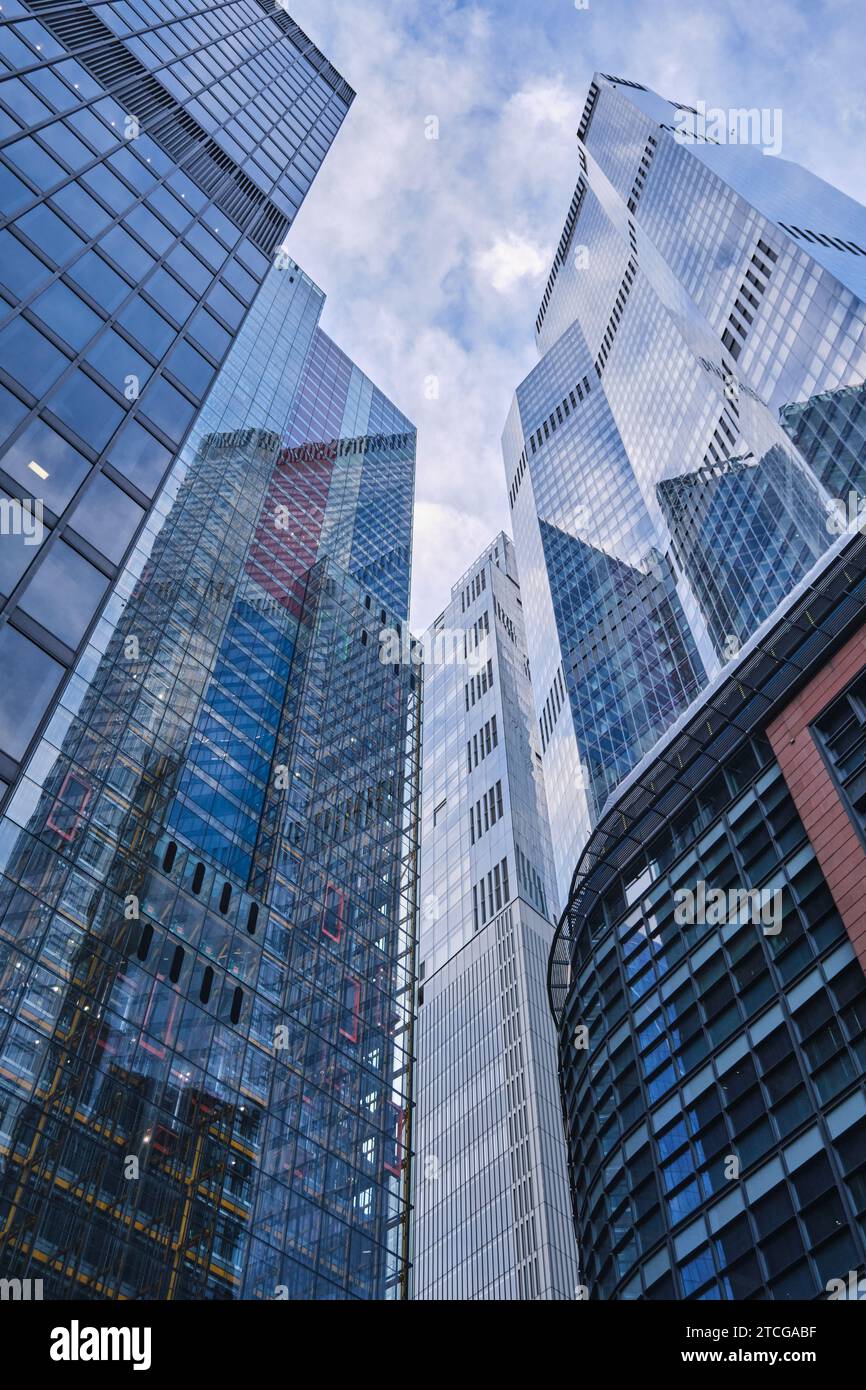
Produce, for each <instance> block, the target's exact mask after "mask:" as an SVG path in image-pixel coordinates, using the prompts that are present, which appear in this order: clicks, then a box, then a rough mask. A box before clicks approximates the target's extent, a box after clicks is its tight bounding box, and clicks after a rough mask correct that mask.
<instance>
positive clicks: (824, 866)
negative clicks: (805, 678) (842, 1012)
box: [767, 627, 866, 972]
mask: <svg viewBox="0 0 866 1390" xmlns="http://www.w3.org/2000/svg"><path fill="white" fill-rule="evenodd" d="M864 668H866V627H864V628H861V629H860V631H859V632H857V633H856V634H855V635H854V636H853V637H852V638H851V640H850V641H849V642H847V643H846V644H845V646H844V647H842V649H841V650H840V651H839V652H837V653H836V655H835V656H834V657H833V659H832V661H830V662H828V663H827V665H826V666H824V667H822V669H821V670H820V671H819V673H818V675H817V676H816V677H815V678H814V680H812V681H810V682H809V684H808V685H807V686H806V687H805V689H803V690H802V691H801V692H800V694H799V695H798V696H797V697H796V699H794V700H792V701H791V703H790V705H788V706H787V707H786V708H785V709H784V710H783V712H782V713H781V714H780V715H779V716H778V717H777V718H776V719H774V720H773V722H772V724H770V725H769V726H768V728H767V736H768V737H769V740H770V743H771V745H772V748H773V752H774V753H775V755H776V758H777V760H778V763H779V766H780V767H781V769H782V773H783V775H784V778H785V781H786V782H787V784H788V787H789V789H790V792H791V795H792V797H793V799H794V802H795V803H796V806H797V810H798V811H799V813H800V819H801V820H802V822H803V824H804V826H805V827H806V833H807V834H808V836H809V839H810V840H811V842H812V844H813V846H814V848H815V854H816V856H817V859H818V863H819V864H820V865H821V870H822V872H823V874H824V877H825V879H826V880H827V884H828V886H829V888H830V892H831V893H832V894H833V898H834V900H835V902H836V906H837V907H838V909H839V914H840V916H841V917H842V920H843V922H844V923H845V927H846V930H847V932H848V935H849V936H850V938H851V944H852V945H853V947H854V950H855V951H856V953H857V956H858V958H859V960H860V964H861V965H862V966H863V970H864V972H866V850H864V848H863V842H862V841H861V839H860V836H859V835H858V833H857V831H856V829H855V827H854V825H853V823H852V821H851V818H850V816H849V815H848V812H847V810H846V809H845V805H844V802H843V801H842V800H841V799H840V797H839V793H838V790H837V788H836V784H835V782H834V781H833V779H832V777H831V776H830V774H829V772H828V771H827V766H826V764H825V762H824V759H823V757H822V755H821V752H820V750H819V748H818V745H817V744H816V742H815V738H814V736H813V734H812V733H811V731H810V729H809V725H810V724H811V723H812V722H813V720H815V719H817V717H818V715H819V714H820V713H821V712H822V710H824V709H826V707H827V705H829V704H830V702H831V701H832V700H833V699H834V698H835V696H837V695H838V694H840V693H841V691H843V690H844V689H845V687H846V686H847V685H848V684H849V683H850V682H851V681H852V680H853V679H854V677H855V676H857V675H859V673H860V672H861V671H862V670H863V669H864Z"/></svg>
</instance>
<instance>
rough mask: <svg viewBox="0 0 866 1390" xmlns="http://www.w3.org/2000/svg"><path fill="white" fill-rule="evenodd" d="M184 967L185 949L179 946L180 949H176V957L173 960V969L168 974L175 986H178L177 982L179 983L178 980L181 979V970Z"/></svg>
mask: <svg viewBox="0 0 866 1390" xmlns="http://www.w3.org/2000/svg"><path fill="white" fill-rule="evenodd" d="M182 965H183V947H182V946H178V947H177V948H176V950H175V953H174V955H173V956H172V960H171V969H170V970H169V972H168V978H169V979H170V980H171V982H172V984H173V985H176V984H177V982H178V980H179V979H180V968H181V966H182Z"/></svg>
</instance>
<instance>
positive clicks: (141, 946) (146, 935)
mask: <svg viewBox="0 0 866 1390" xmlns="http://www.w3.org/2000/svg"><path fill="white" fill-rule="evenodd" d="M152 940H153V927H152V926H151V925H150V922H148V923H147V925H146V926H145V928H144V930H143V931H142V933H141V940H140V941H139V943H138V951H137V955H138V959H139V960H147V953H148V951H149V950H150V943H151V941H152Z"/></svg>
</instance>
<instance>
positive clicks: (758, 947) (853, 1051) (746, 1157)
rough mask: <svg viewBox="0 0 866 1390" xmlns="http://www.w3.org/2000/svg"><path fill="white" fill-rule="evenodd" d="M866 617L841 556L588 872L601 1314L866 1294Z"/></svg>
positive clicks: (579, 1003)
mask: <svg viewBox="0 0 866 1390" xmlns="http://www.w3.org/2000/svg"><path fill="white" fill-rule="evenodd" d="M852 396H853V393H851V392H842V393H839V394H838V395H837V396H836V398H835V399H827V398H822V399H821V401H820V402H818V403H817V404H816V409H817V410H818V411H819V412H820V416H821V417H823V420H824V421H825V422H826V421H827V420H835V421H836V422H837V423H838V422H839V420H840V419H841V418H842V416H843V415H844V412H845V410H846V408H847V409H848V410H849V412H850V411H851V407H852V405H853V404H854V402H853V400H852ZM852 414H853V412H852ZM849 418H852V415H849ZM822 432H823V431H822ZM823 433H824V440H825V443H826V442H827V440H828V439H830V438H832V435H828V434H827V433H826V432H823ZM864 616H866V537H864V536H863V535H862V534H861V535H855V536H853V537H843V538H837V540H836V543H835V545H834V548H833V550H832V551H831V552H829V554H828V557H827V559H826V560H822V561H819V563H818V565H817V566H815V567H814V568H813V570H812V571H811V573H810V574H809V575H808V577H807V578H806V580H804V581H802V582H801V583H800V584H799V585H798V586H797V588H796V589H795V591H794V593H793V594H792V595H791V596H789V598H788V599H787V600H786V601H785V602H784V603H783V604H782V605H781V606H780V609H779V610H778V611H777V612H776V613H775V614H774V615H772V616H771V617H770V618H769V619H767V620H766V622H765V623H764V624H763V625H762V626H761V627H760V628H759V630H758V632H757V633H756V634H755V635H754V636H753V638H752V639H751V640H750V642H749V643H748V644H747V645H746V647H745V648H744V650H743V652H742V653H741V655H740V656H739V657H738V658H735V659H733V660H732V662H731V664H730V666H729V667H728V668H727V669H726V670H724V671H722V672H721V674H720V675H719V676H718V677H717V678H716V680H715V681H714V682H713V683H712V684H711V685H710V686H709V687H708V688H707V690H706V691H704V692H702V694H701V696H700V697H699V699H698V700H697V701H695V703H694V705H693V707H692V708H691V709H690V710H688V711H687V713H686V714H685V715H684V716H683V718H682V719H681V720H680V721H679V723H678V724H677V726H676V727H675V728H674V729H672V730H670V731H669V733H668V735H667V736H666V737H665V738H664V739H662V740H660V741H659V743H658V744H657V745H656V747H655V748H654V749H653V750H652V751H651V752H650V753H649V754H648V755H647V757H646V758H644V759H643V760H642V761H641V762H640V763H639V764H638V766H637V767H636V768H635V769H634V770H633V772H632V773H631V774H630V776H629V777H628V778H626V780H625V782H624V783H623V786H622V787H621V788H620V790H619V792H618V794H617V795H616V796H615V797H614V798H612V799H611V802H610V804H609V806H608V808H607V810H606V812H605V814H604V815H603V816H602V819H601V821H600V822H599V824H598V825H597V827H596V828H595V830H594V832H593V834H592V836H591V837H590V840H589V843H588V844H587V846H586V849H585V851H584V853H583V855H582V857H581V860H580V862H579V864H578V867H577V870H576V872H575V875H574V882H573V884H572V889H571V893H570V896H569V901H568V904H567V909H566V912H565V913H564V914H563V917H562V920H561V922H560V924H559V927H558V929H557V933H556V938H555V941H554V946H553V950H552V952H551V960H550V977H549V985H550V1003H551V1007H552V1010H553V1014H554V1018H555V1020H556V1025H557V1029H558V1033H559V1057H560V1067H561V1079H562V1098H563V1112H564V1116H565V1123H566V1132H567V1141H568V1148H569V1160H570V1170H571V1179H572V1188H573V1199H574V1215H575V1225H576V1230H577V1234H578V1239H579V1241H580V1248H581V1258H582V1269H583V1278H584V1280H585V1282H586V1285H587V1288H588V1292H589V1297H590V1298H591V1299H616V1300H619V1299H642V1298H649V1299H688V1298H691V1299H696V1300H707V1299H759V1300H768V1299H772V1300H779V1301H788V1300H794V1299H815V1298H834V1299H835V1298H862V1297H863V1288H864V1282H863V1280H864V1275H866V973H864V972H866V907H864V898H863V884H864V879H866V852H864V839H863V832H864V826H866V627H864Z"/></svg>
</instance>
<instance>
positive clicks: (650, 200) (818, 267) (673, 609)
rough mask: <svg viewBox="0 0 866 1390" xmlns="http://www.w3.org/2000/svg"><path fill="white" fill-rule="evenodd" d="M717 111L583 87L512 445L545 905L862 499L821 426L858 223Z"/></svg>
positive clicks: (854, 379)
mask: <svg viewBox="0 0 866 1390" xmlns="http://www.w3.org/2000/svg"><path fill="white" fill-rule="evenodd" d="M765 114H768V113H765ZM769 114H772V113H769ZM777 114H778V113H777ZM729 115H730V119H729V120H727V121H723V122H722V123H721V127H720V126H719V124H718V123H717V122H710V123H708V122H707V121H706V119H705V117H706V112H705V111H703V110H702V109H698V108H694V107H690V106H684V105H681V104H680V103H678V102H676V101H669V100H665V99H663V98H662V97H660V96H658V95H657V94H656V93H654V92H651V91H649V90H647V89H646V88H645V87H642V86H641V85H640V84H638V83H635V82H631V81H625V80H624V79H621V78H617V77H611V76H609V75H607V74H602V73H596V75H595V77H594V78H593V81H592V84H591V87H590V91H589V96H588V99H587V103H586V108H585V110H584V113H583V118H582V120H581V123H580V129H579V132H578V159H579V166H580V167H579V171H578V176H577V182H576V187H575V192H574V196H573V198H572V201H571V205H570V207H569V210H568V215H567V218H566V221H565V225H564V227H563V231H562V236H561V239H560V242H559V246H558V249H557V253H556V256H555V259H554V264H553V267H552V270H551V273H550V277H549V281H548V284H547V287H546V290H545V293H544V297H543V300H542V304H541V307H540V310H539V314H538V318H537V320H536V333H537V345H538V350H539V353H540V355H541V361H540V362H539V364H538V366H537V367H536V368H535V369H534V370H533V371H532V372H531V373H530V374H529V376H528V377H527V378H526V380H525V381H524V382H523V383H522V384H521V386H520V387H519V388H518V391H517V394H516V399H515V401H514V403H513V406H512V410H511V413H510V416H509V419H508V423H507V426H506V430H505V435H504V441H503V448H504V455H505V462H506V472H507V482H508V489H509V499H510V505H511V509H512V517H513V529H514V540H515V546H516V549H517V554H518V558H519V562H520V568H521V575H522V592H523V597H524V603H525V605H526V614H527V636H528V645H529V655H530V659H531V661H532V673H533V688H534V691H535V702H536V719H537V720H538V722H539V726H540V730H541V731H543V732H544V743H545V747H544V773H545V785H546V788H547V797H548V805H549V810H550V821H551V830H552V836H553V846H554V856H555V860H556V877H557V891H556V898H557V901H558V903H559V904H560V905H561V904H562V902H564V900H565V898H566V896H567V893H568V889H569V885H570V882H571V877H572V874H573V872H574V868H575V864H576V862H577V859H578V854H579V852H580V850H581V848H582V847H583V845H584V844H585V843H586V840H587V838H588V835H589V833H590V829H591V827H592V825H593V824H594V823H595V822H596V821H597V819H598V817H599V815H600V814H601V812H602V809H603V807H604V804H605V802H606V800H607V798H608V797H609V796H610V795H611V794H612V793H613V792H614V791H615V789H616V788H617V786H618V785H619V784H620V783H621V781H622V779H623V778H624V777H625V776H626V775H627V774H628V772H629V771H630V770H631V768H633V767H634V766H635V764H636V763H637V762H638V761H639V760H640V759H641V758H642V757H643V756H644V755H645V754H646V753H647V752H648V751H649V749H650V748H651V747H652V745H653V744H654V743H655V742H656V740H657V739H659V738H660V737H661V736H662V735H663V734H664V733H665V731H666V730H667V729H668V728H669V727H670V726H671V724H672V723H673V722H674V721H675V720H676V718H677V717H678V716H679V715H680V714H681V713H682V711H683V710H685V709H686V707H687V706H688V705H689V704H690V702H691V701H692V700H693V699H694V698H695V697H696V696H697V695H698V694H699V692H700V691H701V690H702V689H703V688H704V687H705V686H706V684H707V683H708V681H710V680H712V679H713V678H714V677H715V676H716V675H717V674H718V673H719V672H720V671H721V670H722V669H723V667H724V665H725V663H726V662H727V661H729V660H731V659H733V658H734V657H735V656H736V654H737V652H738V651H739V650H740V649H741V647H742V644H743V643H744V642H745V641H746V640H747V638H748V637H749V635H750V634H751V633H752V632H754V631H755V630H756V628H757V627H758V626H759V624H760V623H761V622H762V621H763V620H764V619H765V618H766V617H767V616H768V615H769V614H770V613H771V612H772V611H773V610H774V608H775V607H776V605H777V604H778V603H779V601H780V600H781V599H782V598H784V596H785V595H786V594H788V593H789V592H790V591H791V590H792V589H793V587H794V585H795V584H796V583H797V582H798V581H799V580H801V579H802V578H803V576H804V575H805V574H806V573H807V572H808V571H809V570H810V569H811V567H812V566H813V565H814V563H815V562H816V560H817V559H818V558H819V557H820V555H821V554H822V553H823V552H824V551H825V550H826V549H827V547H828V546H829V545H830V544H831V543H832V542H833V541H834V539H835V535H834V533H833V529H832V527H831V526H829V525H828V509H830V510H831V511H832V508H831V505H830V504H832V503H833V502H834V501H840V500H841V499H844V498H845V497H846V496H847V493H848V490H849V489H853V490H855V491H856V492H858V493H859V494H861V495H862V494H864V493H866V460H864V454H863V451H862V449H860V450H859V451H858V450H857V449H856V448H853V447H848V449H847V453H846V461H845V462H844V464H836V465H831V466H827V467H825V463H826V458H825V455H826V448H825V447H824V446H822V443H821V440H822V438H823V436H824V435H825V434H826V431H827V430H828V429H830V430H832V429H833V428H835V426H834V423H833V421H832V419H828V420H827V421H826V422H824V425H823V427H822V428H820V429H817V424H816V422H817V419H818V416H819V414H820V410H821V407H820V406H819V405H818V404H816V402H817V401H818V400H819V398H822V397H824V396H826V395H827V394H828V393H830V394H835V393H839V392H842V391H844V390H846V389H848V390H856V389H857V388H859V387H861V386H862V383H863V379H864V375H866V209H864V208H862V207H861V206H860V205H859V204H857V203H855V202H854V201H853V200H852V199H850V198H848V197H846V196H845V195H843V194H842V193H840V192H838V191H837V190H836V189H834V188H832V187H830V186H829V185H828V184H826V183H824V182H823V181H822V180H821V179H820V178H818V177H817V176H815V175H814V174H811V173H809V172H807V171H806V170H804V169H802V168H800V167H798V166H797V165H794V164H792V163H790V162H788V161H787V160H784V159H781V158H778V157H775V154H774V153H772V152H769V151H767V150H765V149H764V148H760V147H757V146H756V144H755V143H751V144H750V143H748V142H743V137H744V136H745V135H748V134H749V133H751V134H752V136H756V137H758V138H760V134H761V131H763V129H764V127H763V126H760V127H759V125H758V124H756V123H755V122H751V123H750V121H749V120H747V119H743V118H748V117H749V116H750V113H748V112H733V113H729ZM754 115H755V116H759V115H760V113H754ZM779 119H781V117H780V116H779ZM775 144H776V146H777V144H778V141H776V142H775ZM836 402H837V403H836V406H835V407H834V408H835V410H836V413H837V416H840V417H843V416H844V414H845V411H846V410H847V409H848V405H847V403H846V402H844V401H841V399H840V398H839V397H838V396H836ZM828 409H829V407H828ZM804 411H805V413H806V415H807V417H811V419H812V421H813V424H812V425H811V426H810V425H808V423H806V424H804V423H803V422H802V421H801V420H800V419H799V416H800V415H801V414H802V413H803V412H804ZM822 449H823V453H822ZM810 450H811V452H810ZM557 686H562V688H563V689H564V691H565V698H564V699H563V700H562V702H561V708H560V709H559V711H558V712H557V714H556V715H555V716H554V719H553V722H552V723H551V718H550V707H549V705H548V703H547V702H548V698H549V692H550V691H552V690H553V689H554V688H556V687H557Z"/></svg>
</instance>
